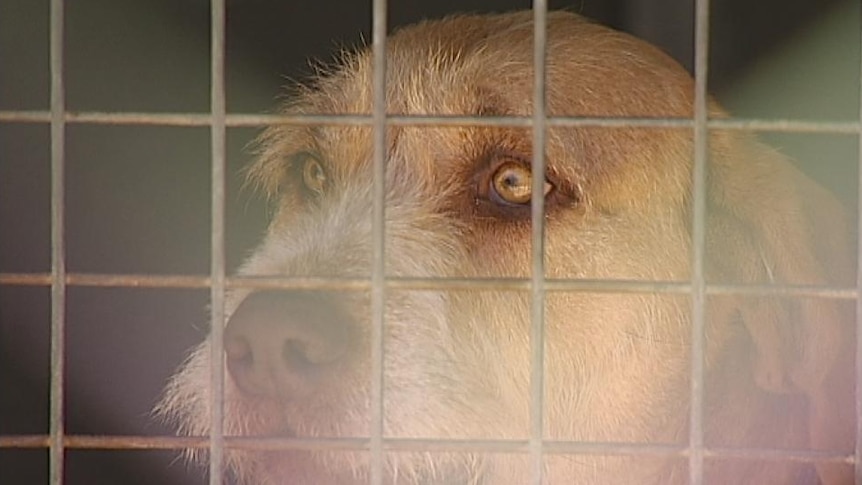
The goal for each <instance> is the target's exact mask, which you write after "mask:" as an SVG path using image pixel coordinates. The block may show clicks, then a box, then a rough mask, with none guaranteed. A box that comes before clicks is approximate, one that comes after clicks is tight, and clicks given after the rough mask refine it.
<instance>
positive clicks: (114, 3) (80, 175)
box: [0, 0, 862, 485]
mask: <svg viewBox="0 0 862 485" xmlns="http://www.w3.org/2000/svg"><path fill="white" fill-rule="evenodd" d="M48 3H49V2H48V1H47V0H44V1H35V0H0V111H3V112H9V111H45V110H47V109H48V108H49V93H50V79H49V8H48ZM390 3H391V4H390V6H389V24H390V28H395V27H397V26H400V25H404V24H408V23H412V22H415V21H417V20H420V19H423V18H434V17H440V16H443V15H446V14H450V13H454V12H495V11H497V12H498V11H506V10H513V9H522V8H529V6H530V4H529V2H527V1H515V0H466V1H465V0H412V1H397V0H392V1H391V2H390ZM227 5H228V7H227V57H226V65H227V101H228V111H229V112H231V113H266V112H272V111H273V109H274V107H275V106H276V103H277V101H278V96H279V95H280V94H281V93H283V90H282V86H284V85H286V84H288V83H289V81H288V79H302V78H304V77H306V76H307V75H308V74H309V73H310V72H311V69H310V67H309V59H325V60H330V59H332V54H333V53H334V52H336V51H337V50H338V48H339V47H340V46H354V45H359V44H361V42H362V41H361V39H363V38H365V39H369V38H370V30H371V5H370V2H369V1H355V0H353V1H348V0H315V1H313V2H294V1H286V0H228V1H227ZM551 6H552V7H553V8H565V9H569V10H572V11H575V12H580V13H583V14H585V15H587V16H590V17H592V18H594V19H596V20H598V21H600V22H602V23H605V24H608V25H611V26H613V27H615V28H618V29H621V30H624V31H627V32H630V33H633V34H635V35H637V36H639V37H642V38H644V39H646V40H648V41H650V42H652V43H655V44H658V45H659V46H661V47H662V48H663V49H664V50H666V51H667V52H669V53H670V54H671V55H673V56H674V57H675V58H676V59H677V60H679V61H680V62H681V63H682V64H683V65H685V66H687V67H689V68H691V66H692V65H693V45H694V42H693V1H692V0H571V1H568V2H566V1H552V2H551ZM65 8H66V23H65V29H66V33H65V76H66V89H67V99H66V106H67V109H68V110H70V111H77V112H80V111H102V112H130V111H131V112H169V113H175V112H192V113H206V112H208V110H209V72H210V64H209V63H210V48H209V35H210V34H209V25H210V24H209V23H210V19H209V4H208V1H207V0H75V1H74V2H67V4H66V7H65ZM710 15H711V25H710V36H711V38H710V41H711V43H710V52H709V56H710V69H709V74H710V76H709V86H710V91H711V92H713V93H714V94H715V96H716V97H717V98H718V100H719V101H720V102H722V103H723V104H724V105H725V106H726V107H727V108H729V110H730V111H731V112H732V113H734V114H735V115H737V116H740V117H750V118H766V119H772V118H792V119H803V120H812V121H852V120H857V121H858V120H859V116H860V115H859V107H860V99H859V92H860V74H859V73H860V18H862V15H860V5H859V2H858V0H818V1H816V2H813V1H807V0H759V1H750V0H722V1H716V2H712V11H711V12H710ZM49 130H50V127H49V126H48V124H45V123H20V122H2V123H0V272H3V273H44V272H50V132H49ZM257 132H258V130H257V129H250V128H230V129H229V130H228V150H229V153H228V170H229V171H228V199H227V227H228V233H227V250H228V268H229V269H233V268H235V267H236V266H237V265H238V263H239V262H240V261H241V260H242V259H243V257H244V256H245V255H247V254H248V253H249V252H250V251H251V249H252V248H253V247H254V245H255V243H256V242H257V241H258V240H259V238H260V236H261V234H262V232H263V230H264V227H265V223H266V218H267V208H266V207H265V205H264V204H263V202H262V200H260V199H259V198H257V197H256V196H255V195H254V194H252V193H250V192H247V191H243V190H241V184H242V179H241V174H240V170H241V168H242V167H243V166H245V165H246V164H247V163H248V162H249V160H250V158H251V155H250V153H249V151H248V150H247V145H248V143H249V142H250V141H251V140H252V139H253V137H254V136H255V134H256V133H257ZM762 137H763V138H764V139H766V141H767V142H769V143H771V144H772V145H773V146H775V147H776V148H778V149H780V150H782V151H784V152H785V153H788V154H789V155H791V156H792V157H794V158H795V159H796V160H798V161H799V164H800V166H801V167H802V168H803V170H805V171H806V172H808V173H809V174H811V175H812V176H814V177H815V178H817V179H819V180H820V181H821V182H823V183H824V184H825V185H826V186H828V187H829V188H830V189H831V190H833V191H834V192H835V193H836V194H837V195H838V196H839V197H840V198H841V199H842V201H844V202H845V204H846V205H847V206H848V208H850V209H851V210H855V205H856V185H855V181H856V179H857V178H856V175H857V171H856V170H857V168H856V164H857V162H858V153H859V152H858V140H857V137H855V136H850V135H835V134H816V135H815V134H774V133H764V134H762ZM209 143H210V141H209V130H208V128H206V127H160V126H109V125H97V124H74V123H71V124H68V125H67V128H66V162H67V168H66V176H67V178H66V215H67V217H66V227H67V234H66V236H67V245H68V254H67V269H68V271H69V272H85V273H108V274H121V273H147V274H191V275H205V274H207V273H208V272H209V256H210V255H209V245H210V242H209V241H210V233H209V231H210V222H209V221H210V208H209V201H210V192H209V188H210V159H209V156H210V148H209ZM207 299H208V290H179V289H148V288H92V287H74V286H72V287H69V289H68V296H67V306H66V311H67V342H66V345H67V352H66V355H67V360H66V365H67V374H66V379H67V380H66V382H67V388H66V397H67V401H66V411H67V415H66V432H67V433H73V434H107V435H164V434H171V433H172V430H170V429H168V428H166V427H165V426H163V425H162V424H160V423H158V422H156V421H154V420H153V418H152V416H151V415H150V410H151V409H152V406H153V404H154V403H155V402H156V400H157V399H158V396H159V393H160V391H161V389H162V387H163V386H164V384H165V382H166V380H167V378H168V377H169V376H170V375H171V373H172V372H173V371H174V369H175V368H176V367H177V366H178V365H179V364H180V363H181V362H182V360H183V358H184V357H185V355H186V352H187V351H188V349H189V348H191V347H192V346H194V345H195V344H196V343H198V342H200V341H201V340H202V339H203V338H204V337H205V335H206V333H207V330H206V327H207V321H208V316H207V312H206V305H207ZM49 320H50V288H48V287H40V286H23V287H22V286H11V285H4V286H0V434H2V435H10V434H11V435H20V434H44V433H47V431H48V416H49V414H48V412H49V399H48V389H49V360H50V356H49V337H50V336H49ZM66 456H67V463H66V471H65V473H66V483H68V484H75V485H77V484H102V483H105V484H108V483H123V484H124V485H135V484H153V483H159V484H180V483H182V484H195V483H203V482H204V480H205V475H206V473H205V470H203V469H199V468H196V467H194V466H189V465H187V464H185V463H184V462H183V460H182V459H179V458H178V457H177V453H175V452H173V451H128V450H126V451H123V450H117V451H97V450H68V451H67V455H66ZM47 481H48V452H47V450H44V449H10V448H2V449H0V483H2V484H10V485H11V484H41V483H47Z"/></svg>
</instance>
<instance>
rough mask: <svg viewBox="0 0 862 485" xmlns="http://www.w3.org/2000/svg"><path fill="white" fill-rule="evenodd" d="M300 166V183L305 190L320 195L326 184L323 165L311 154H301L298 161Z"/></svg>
mask: <svg viewBox="0 0 862 485" xmlns="http://www.w3.org/2000/svg"><path fill="white" fill-rule="evenodd" d="M299 163H301V164H302V167H301V169H302V183H303V184H305V188H307V189H308V190H310V191H312V192H314V193H316V194H318V195H319V194H322V193H323V188H324V186H325V184H326V171H325V170H324V169H323V164H322V163H320V160H319V159H318V158H317V157H316V156H315V155H313V154H311V153H308V152H303V154H302V156H301V157H300V159H299Z"/></svg>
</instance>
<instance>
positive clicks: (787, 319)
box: [707, 132, 855, 484]
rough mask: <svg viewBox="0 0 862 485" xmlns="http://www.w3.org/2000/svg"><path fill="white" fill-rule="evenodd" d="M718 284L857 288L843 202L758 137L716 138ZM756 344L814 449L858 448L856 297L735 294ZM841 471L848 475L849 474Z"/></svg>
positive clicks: (837, 474)
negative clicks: (798, 398)
mask: <svg viewBox="0 0 862 485" xmlns="http://www.w3.org/2000/svg"><path fill="white" fill-rule="evenodd" d="M710 152H711V154H712V155H711V158H710V161H709V169H708V212H709V216H708V217H709V229H708V239H709V242H708V247H707V258H708V263H707V264H708V271H710V274H709V275H708V278H709V279H710V281H711V282H720V283H742V284H776V285H818V286H819V285H830V286H853V284H854V277H855V271H854V268H855V256H854V252H853V251H852V250H851V249H850V239H851V237H850V235H851V232H850V230H849V229H848V227H847V222H846V219H847V217H846V214H845V210H844V208H843V206H842V205H841V203H840V202H838V200H837V199H836V198H835V197H833V196H832V195H831V194H830V193H829V192H827V191H826V190H825V189H823V188H822V187H820V186H819V185H817V184H816V183H815V182H814V181H812V180H811V179H809V178H808V177H806V176H805V175H804V174H802V173H801V172H800V171H799V170H798V169H796V168H795V167H794V166H793V164H792V163H790V162H789V161H788V160H786V159H785V158H784V157H783V156H782V155H780V154H779V153H777V152H775V151H774V150H771V149H769V148H767V147H765V146H763V145H761V144H760V143H758V142H756V141H755V140H753V139H752V138H750V137H747V136H744V135H743V136H740V134H739V133H729V132H720V133H717V134H714V135H713V136H712V137H711V139H710ZM733 300H734V306H735V307H736V308H735V309H734V313H735V316H736V318H737V319H740V320H741V321H742V323H743V324H744V328H745V329H746V330H747V333H748V335H749V336H750V341H751V342H752V344H753V345H752V347H753V348H754V352H755V355H754V357H753V362H752V372H753V378H754V381H755V382H756V383H757V385H758V387H760V388H761V389H763V390H766V391H769V392H777V393H801V394H803V395H805V396H806V398H807V413H808V431H809V446H810V448H811V449H815V450H829V451H848V450H852V449H853V441H854V430H855V421H854V413H853V387H854V386H853V383H854V379H853V377H854V376H853V369H854V365H853V362H854V359H853V357H854V347H855V346H854V345H852V343H853V342H855V338H854V337H855V332H854V326H853V305H852V301H847V300H839V299H835V298H824V297H798V296H768V297H752V296H748V297H746V296H739V297H734V298H733ZM846 470H847V467H844V468H840V467H835V466H833V467H827V466H818V472H819V473H820V475H821V477H820V478H821V480H822V482H823V483H829V484H831V483H851V482H850V481H847V480H852V478H851V477H850V476H849V475H846V473H847V471H846ZM842 473H843V474H842Z"/></svg>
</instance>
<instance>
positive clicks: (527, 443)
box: [0, 0, 862, 485]
mask: <svg viewBox="0 0 862 485" xmlns="http://www.w3.org/2000/svg"><path fill="white" fill-rule="evenodd" d="M386 3H387V2H386V0H374V1H373V28H372V51H373V56H374V69H375V74H374V78H373V93H374V104H373V112H372V114H371V115H370V116H362V115H344V116H340V115H332V116H328V115H327V116H324V115H311V116H271V115H244V114H227V113H226V107H225V68H224V55H225V2H224V0H211V2H210V4H211V21H212V25H211V36H212V37H211V106H210V113H209V114H208V115H207V114H192V113H173V114H155V113H100V112H81V113H71V112H67V111H66V109H65V93H64V78H63V61H64V55H63V50H64V43H63V38H64V34H63V24H64V1H63V0H51V23H50V27H51V41H50V46H51V52H50V64H51V66H50V68H51V103H50V111H44V112H43V111H0V123H12V122H15V123H22V122H23V123H42V124H50V128H51V173H52V178H51V201H52V203H51V208H52V212H51V240H52V259H51V272H50V274H48V273H27V274H21V273H0V285H19V286H25V285H35V286H50V288H51V315H52V317H51V384H50V399H51V402H50V426H49V434H48V435H20V436H0V447H4V448H48V449H49V463H50V483H52V484H60V483H62V482H63V476H64V473H63V468H64V456H65V450H66V449H72V448H75V449H150V448H158V449H183V448H207V449H209V456H210V475H209V481H210V483H211V484H213V485H217V484H220V483H222V480H223V478H222V474H221V470H222V469H223V468H224V458H223V455H224V450H225V447H231V448H234V447H237V448H238V447H242V448H247V449H306V450H308V449H317V450H367V451H370V456H371V473H370V482H371V483H372V484H374V485H380V484H381V483H382V481H383V455H384V452H386V451H417V450H422V451H464V452H467V451H484V452H514V453H526V454H528V456H529V459H530V463H531V467H530V469H531V481H532V483H534V484H539V483H541V482H542V463H543V458H544V456H545V455H547V454H556V453H583V454H603V455H637V456H681V457H687V459H688V462H689V479H690V483H692V484H700V483H702V482H703V472H704V467H703V463H704V458H706V457H718V456H721V457H730V458H734V459H741V460H753V459H784V460H798V461H812V460H818V461H829V462H842V463H850V464H858V463H860V462H862V394H860V386H859V384H858V383H859V378H860V376H862V298H860V291H862V238H860V241H859V244H860V246H859V248H857V254H858V255H859V256H860V257H858V258H857V260H858V264H859V267H858V268H857V283H856V286H855V287H823V286H807V285H790V286H786V285H785V286H773V285H707V284H706V282H705V279H704V240H705V212H706V203H705V167H706V163H707V156H708V150H707V138H708V133H709V130H711V129H730V130H746V131H782V132H797V133H834V134H854V135H857V136H860V137H862V118H860V120H859V121H853V122H808V121H798V120H733V119H722V120H715V119H708V114H707V94H706V93H707V82H706V79H707V66H708V59H707V52H708V45H709V32H708V24H709V5H708V0H696V26H695V54H696V55H695V114H694V117H693V118H692V119H666V118H656V119H643V118H639V119H619V118H615V119H609V118H589V117H554V118H550V117H548V116H546V113H545V102H544V100H545V82H544V81H545V65H544V61H545V58H546V48H547V38H546V31H545V25H546V14H547V4H546V2H545V1H544V0H537V1H535V2H534V6H533V9H534V19H535V26H536V28H535V33H534V49H535V51H534V62H535V65H534V68H535V69H534V73H535V78H534V91H533V106H534V112H533V115H532V117H482V118H473V117H469V116H387V115H386V113H385V93H386V87H385V76H384V72H385V51H386V39H385V36H386V25H387V20H386ZM860 41H862V39H860ZM860 93H862V87H861V88H860ZM860 99H862V96H860ZM860 117H862V106H860ZM278 123H285V124H322V123H326V124H347V125H371V126H373V127H374V197H375V203H374V207H373V232H374V239H373V247H374V249H373V259H372V261H373V264H372V273H371V275H370V277H369V278H368V279H325V278H308V277H302V278H298V277H283V278H273V277H234V278H230V277H227V276H226V275H225V243H224V241H225V224H224V220H225V144H226V142H225V139H226V128H227V127H237V126H265V125H271V124H278ZM66 124H104V125H163V126H209V127H210V130H211V154H212V164H211V175H212V201H211V219H212V239H211V255H212V256H211V267H210V275H209V276H208V277H207V276H188V275H166V276H157V275H134V274H124V275H105V274H84V273H67V271H66V268H65V256H66V249H65V246H66V241H65V226H64V220H65V218H64V203H63V201H64V180H65V176H64V170H65V160H64V147H65V138H64V137H65V126H66ZM395 125H400V126H405V125H412V126H431V125H434V126H465V125H483V126H518V127H529V128H531V129H532V137H533V146H534V147H535V149H534V153H533V159H532V164H533V171H534V173H543V172H544V163H545V162H544V146H545V138H546V132H547V129H548V128H549V127H561V126H598V127H619V126H632V125H634V126H639V127H659V128H661V127H683V128H690V129H692V130H693V132H694V140H695V143H694V180H693V181H694V185H693V187H694V189H693V195H694V196H693V209H694V210H693V219H692V228H693V251H692V259H691V267H692V277H691V281H689V282H661V281H655V282H644V281H604V280H560V279H547V278H545V277H544V273H545V271H544V266H543V264H544V263H543V257H542V255H543V248H544V218H543V217H542V214H543V210H544V201H543V199H542V198H541V197H534V198H533V201H532V231H533V232H532V253H531V255H532V276H531V277H530V278H525V279H519V278H486V279H465V278H445V279H422V278H393V277H387V276H386V275H385V273H384V254H385V247H384V229H385V228H384V211H385V207H384V193H383V180H384V174H385V163H386V160H385V152H386V150H385V149H386V139H385V132H386V130H385V127H386V126H395ZM859 164H860V170H859V177H860V179H859V181H858V184H859V185H858V186H862V143H860V152H859ZM542 182H543V180H542V179H541V178H540V177H536V178H535V179H534V180H533V183H534V187H533V193H536V194H541V193H542V192H543V190H542V186H541V183H542ZM857 218H858V220H857V227H862V202H860V207H859V210H858V211H857ZM68 286H104V287H159V288H209V289H210V292H211V293H210V297H211V311H212V313H211V314H212V317H211V318H212V321H211V324H212V325H211V329H212V333H211V338H212V342H213V346H212V348H213V352H214V353H216V354H217V355H216V358H214V359H213V360H214V361H216V362H220V361H221V358H220V355H221V352H222V348H223V327H224V318H225V315H224V303H225V290H226V289H230V288H239V287H255V288H294V289H296V288H301V289H322V288H328V289H333V288H335V289H345V290H365V291H370V292H371V295H372V322H373V323H372V333H371V334H372V349H371V350H372V352H371V355H372V373H371V374H372V380H371V382H370V386H371V391H372V392H371V396H372V406H371V436H370V437H369V438H368V439H361V438H345V439H336V438H327V439H298V438H284V439H275V438H238V437H227V438H226V437H224V436H223V431H222V418H223V402H222V395H223V386H224V370H223V368H222V366H214V367H213V368H212V369H211V390H212V392H211V404H212V406H211V409H212V415H211V430H212V432H211V436H209V437H201V438H195V437H142V436H89V435H67V434H65V432H64V416H65V412H64V402H65V399H64V387H65V386H64V375H65V371H64V360H65V357H64V342H65V314H64V308H65V300H66V291H67V287H68ZM392 289H415V290H422V289H446V290H450V291H458V290H474V289H498V290H515V291H523V292H528V293H529V295H530V301H531V303H532V305H531V325H530V328H531V333H530V337H531V356H530V362H531V374H530V376H531V384H530V395H531V406H530V409H531V412H530V435H529V439H527V440H438V439H428V440H425V439H403V438H384V436H383V416H384V409H383V402H384V400H383V378H384V376H383V352H384V349H383V325H384V302H385V299H386V294H387V291H389V290H392ZM557 291H590V292H653V293H677V294H688V295H690V296H691V309H692V316H693V318H692V323H693V325H692V338H691V342H692V348H691V355H692V368H691V389H690V397H691V412H690V417H689V422H690V434H689V437H688V445H663V444H620V443H594V442H590V443H584V442H573V441H554V440H545V439H543V434H542V429H543V409H544V405H543V404H544V403H543V397H544V376H543V365H542V363H543V362H544V322H543V320H544V318H543V317H544V300H545V295H546V294H547V293H548V292H557ZM718 294H747V295H786V296H814V297H819V298H835V299H846V300H850V299H853V300H855V301H856V319H857V321H856V339H857V340H856V382H857V386H856V417H857V420H856V423H857V428H856V446H855V452H854V454H853V455H844V454H841V453H830V452H817V451H794V450H769V449H739V448H733V449H725V448H706V447H705V446H704V440H703V394H704V375H703V373H704V368H703V364H704V363H703V356H704V311H705V300H706V298H707V296H708V295H718ZM855 481H856V483H862V467H856V471H855Z"/></svg>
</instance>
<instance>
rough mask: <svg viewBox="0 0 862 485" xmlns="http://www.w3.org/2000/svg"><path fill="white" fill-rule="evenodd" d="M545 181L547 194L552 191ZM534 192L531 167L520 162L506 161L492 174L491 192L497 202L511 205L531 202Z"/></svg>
mask: <svg viewBox="0 0 862 485" xmlns="http://www.w3.org/2000/svg"><path fill="white" fill-rule="evenodd" d="M551 188H552V186H551V184H550V183H548V182H547V181H546V182H545V189H544V190H545V195H548V193H549V192H550V191H551ZM532 193H533V174H532V172H530V168H529V167H527V166H525V165H523V164H521V163H518V162H506V163H503V164H502V165H500V166H499V167H497V170H496V171H495V172H494V175H493V176H491V194H492V195H493V198H494V199H495V200H496V201H497V202H502V203H504V204H511V205H525V204H529V203H530V196H531V195H532Z"/></svg>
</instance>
